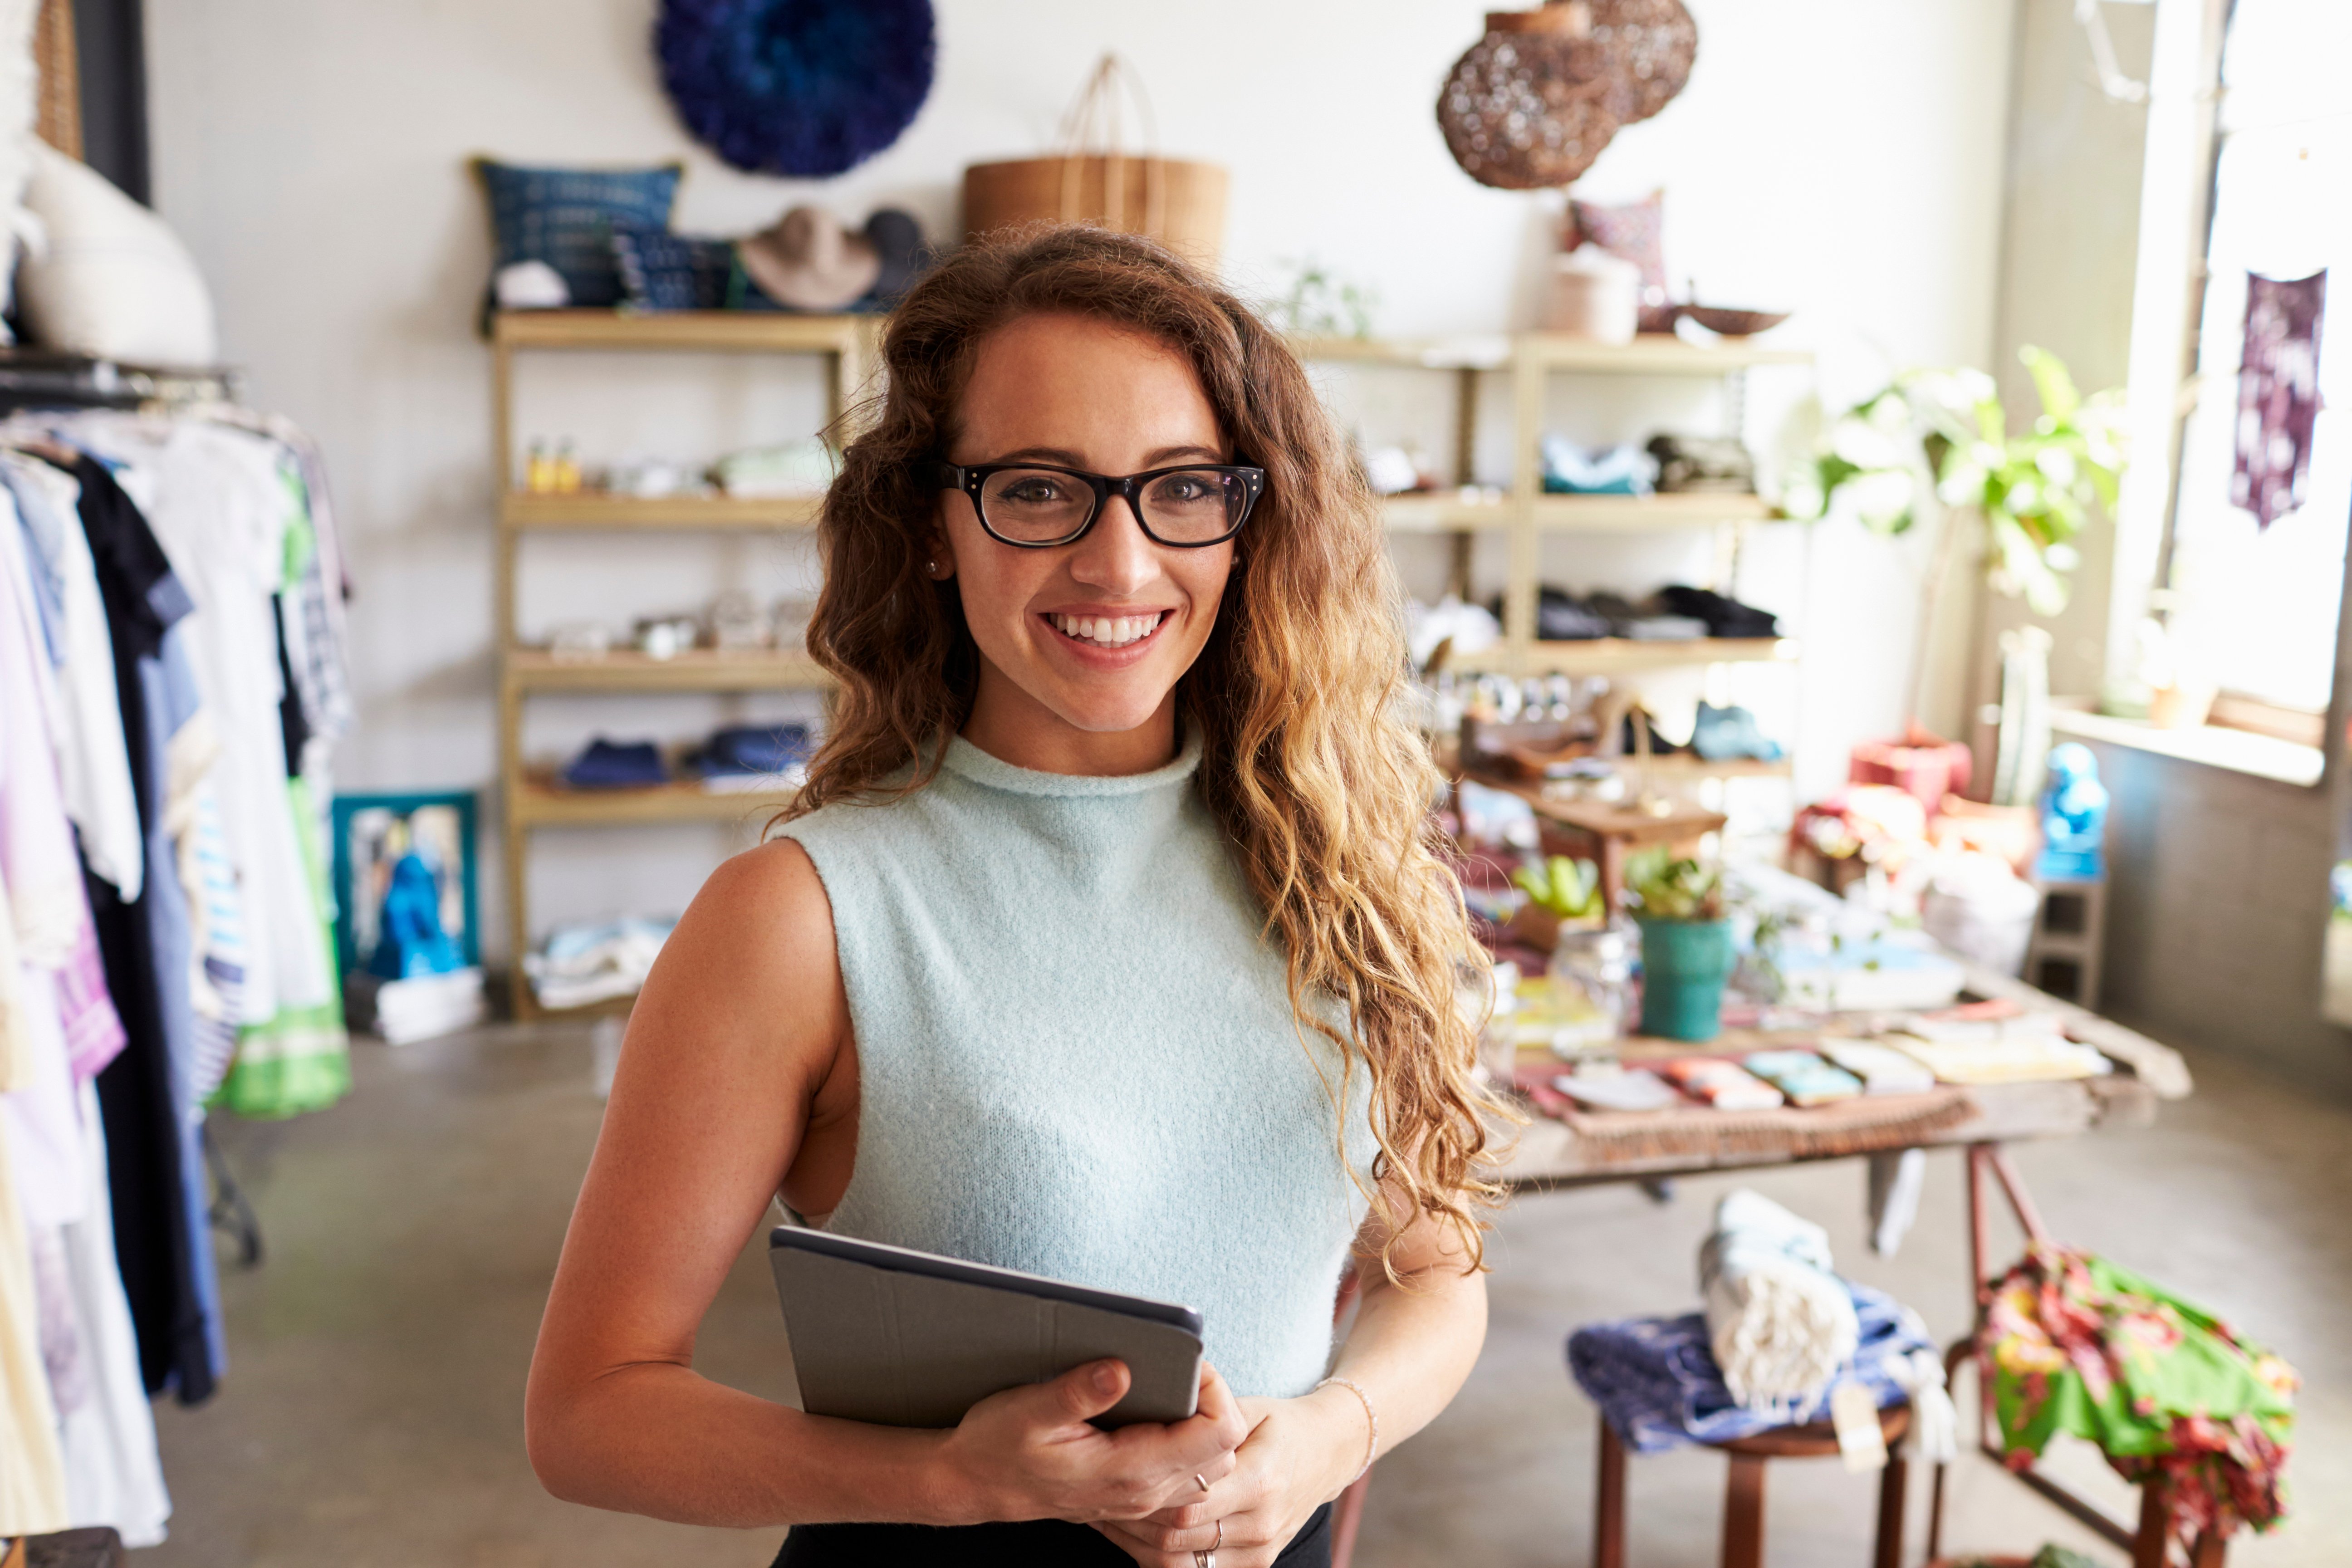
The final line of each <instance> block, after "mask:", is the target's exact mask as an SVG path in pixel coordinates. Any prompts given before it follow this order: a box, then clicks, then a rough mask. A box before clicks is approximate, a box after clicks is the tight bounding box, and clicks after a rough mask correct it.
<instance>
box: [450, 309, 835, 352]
mask: <svg viewBox="0 0 2352 1568" xmlns="http://www.w3.org/2000/svg"><path fill="white" fill-rule="evenodd" d="M880 320H881V318H879V317H877V316H799V315H790V314H787V313H784V312H782V311H767V310H657V311H644V312H630V311H625V310H500V311H499V312H498V313H497V314H495V315H494V316H493V317H492V318H491V337H492V341H493V342H496V343H498V344H499V345H500V346H502V347H506V348H517V349H642V350H648V351H655V352H660V351H667V352H670V353H694V352H705V351H710V350H719V351H722V352H729V353H839V352H841V351H844V350H847V351H849V352H851V353H856V351H857V349H858V348H859V347H860V345H861V344H862V342H863V341H864V339H865V338H866V336H867V335H868V334H869V333H871V332H872V331H874V330H875V327H876V325H877V323H878V322H879V321H880Z"/></svg>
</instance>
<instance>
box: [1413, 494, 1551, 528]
mask: <svg viewBox="0 0 2352 1568" xmlns="http://www.w3.org/2000/svg"><path fill="white" fill-rule="evenodd" d="M1518 510H1519V509H1518V508H1517V507H1515V506H1513V505H1512V504H1511V498H1510V497H1508V496H1507V495H1496V497H1495V498H1494V499H1493V500H1486V499H1485V498H1483V497H1481V498H1480V499H1478V500H1464V499H1463V498H1462V496H1461V494H1460V492H1459V491H1455V490H1439V491H1436V492H1433V493H1432V494H1428V495H1394V496H1383V497H1382V498H1381V521H1383V522H1385V523H1387V524H1388V528H1389V531H1390V532H1391V533H1463V532H1472V531H1477V530H1481V529H1488V528H1496V529H1500V528H1508V527H1510V526H1511V523H1512V521H1514V520H1515V519H1516V518H1517V515H1518Z"/></svg>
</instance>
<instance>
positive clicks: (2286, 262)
mask: <svg viewBox="0 0 2352 1568" xmlns="http://www.w3.org/2000/svg"><path fill="white" fill-rule="evenodd" d="M2347 60H2352V5H2346V4H2345V3H2344V0H2237V4H2236V5H2235V7H2234V10H2233V13H2232V15H2231V22H2230V32H2229V37H2228V39H2227V43H2226V46H2225V50H2224V54H2223V57H2222V68H2221V76H2222V89H2223V90H2222V96H2221V104H2220V108H2219V116H2218V123H2217V126H2216V138H2217V152H2216V160H2215V165H2214V184H2213V208H2212V220H2211V226H2210V235H2209V239H2208V243H2207V247H2206V278H2205V290H2204V302H2203V313H2202V318H2201V321H2200V326H2199V331H2198V340H2197V379H2196V381H2195V383H2194V384H2193V385H2194V388H2195V403H2194V406H2193V408H2192V410H2191V411H2190V413H2189V417H2188V421H2187V424H2186V426H2184V428H2183V431H2182V446H2181V458H2180V482H2179V491H2178V496H2177V500H2175V503H2174V511H2173V519H2172V531H2171V538H2170V547H2169V552H2168V556H2169V569H2168V583H2169V584H2170V587H2171V602H2172V626H2173V627H2174V628H2175V630H2176V631H2177V633H2178V634H2179V638H2180V641H2181V643H2182V645H2183V647H2184V648H2185V649H2187V650H2189V652H2190V653H2191V656H2192V657H2193V658H2196V659H2197V661H2198V662H2200V663H2201V664H2202V665H2203V666H2204V668H2206V669H2207V670H2208V671H2209V672H2210V675H2211V676H2212V677H2213V678H2214V679H2215V680H2216V681H2217V682H2218V683H2219V685H2220V686H2221V689H2222V690H2223V691H2224V692H2225V693H2230V694H2232V695H2233V696H2235V697H2236V698H2238V699H2240V701H2238V702H2236V703H2226V702H2225V703H2224V704H2223V705H2222V709H2221V714H2220V715H2218V716H2220V717H2224V718H2230V717H2231V715H2232V714H2240V715H2242V714H2246V713H2250V712H2251V713H2259V712H2260V711H2261V710H2263V709H2264V708H2270V709H2284V710H2294V711H2296V712H2301V713H2306V714H2317V713H2321V712H2324V711H2325V710H2326V707H2327V702H2328V694H2329V689H2330V687H2331V684H2332V682H2333V679H2334V674H2335V668H2336V620H2337V615H2338V610H2339V607H2340V606H2341V604H2342V601H2343V595H2344V579H2345V547H2346V534H2347V521H2352V202H2347V200H2346V199H2345V196H2344V193H2345V192H2347V191H2352V95H2347V90H2346V78H2345V74H2344V73H2345V62H2346V61H2347ZM2321 273H2325V275H2326V276H2325V280H2324V284H2315V285H2312V286H2310V288H2308V289H2305V290H2303V291H2301V292H2300V293H2299V294H2294V295H2292V296H2289V297H2286V298H2284V299H2283V300H2281V301H2280V302H2281V303H2283V304H2285V305H2288V306H2291V307H2292V308H2293V309H2294V310H2301V309H2302V307H2303V306H2304V305H2305V304H2307V303H2308V302H2309V298H2310V296H2311V295H2312V294H2315V293H2319V292H2320V291H2321V289H2323V288H2324V297H2323V298H2322V300H2321V301H2320V310H2319V314H2318V318H2317V321H2316V322H2315V327H2314V330H2315V331H2316V332H2317V334H2318V348H2319V351H2320V352H2319V353H2318V359H2317V366H2316V372H2317V385H2316V388H2315V391H2316V395H2317V413H2316V416H2315V419H2314V420H2313V421H2312V424H2311V426H2310V434H2309V439H2308V441H2307V442H2299V441H2298V439H2297V432H2296V430H2295V428H2294V421H2293V419H2292V417H2291V416H2292V413H2293V410H2292V409H2291V407H2290V406H2289V399H2288V397H2287V396H2285V395H2280V396H2277V397H2274V398H2273V399H2272V400H2271V401H2270V403H2269V405H2268V406H2269V407H2270V409H2271V415H2270V417H2269V418H2268V419H2265V418H2264V417H2263V415H2262V413H2261V412H2260V411H2259V410H2257V411H2254V412H2249V411H2247V410H2245V409H2243V408H2242V399H2241V390H2242V388H2241V379H2242V378H2241V366H2242V364H2244V363H2246V362H2247V358H2248V353H2249V343H2248V319H2247V303H2248V297H2249V292H2250V286H2249V279H2250V277H2252V278H2254V279H2270V280H2273V281H2274V282H2279V283H2285V282H2290V281H2292V280H2295V279H2308V278H2311V277H2313V276H2314V275H2315V274H2321ZM2254 287H2255V288H2260V287H2261V286H2260V285H2259V284H2257V285H2254ZM2279 298H2280V297H2279V296H2276V295H2275V294H2274V295H2273V299H2279ZM2331 318H2332V320H2331ZM2280 363H2281V365H2282V368H2283V371H2284V375H2283V377H2282V379H2287V380H2292V378H2293V377H2294V374H2296V373H2297V371H2298V370H2299V369H2300V368H2302V367H2304V366H2305V364H2306V363H2307V360H2306V358H2305V356H2304V355H2303V354H2302V353H2301V351H2300V350H2299V349H2298V348H2297V347H2296V346H2295V344H2294V342H2289V343H2288V344H2287V345H2286V348H2285V351H2284V353H2283V354H2282V355H2281V356H2280ZM2302 390H2303V392H2304V394H2305V395H2307V394H2308V393H2309V392H2310V391H2311V390H2314V389H2311V388H2309V387H2307V386H2305V387H2304V388H2303V389H2302ZM2283 413H2284V414H2286V415H2288V416H2289V417H2286V418H2281V417H2280V416H2281V414H2283ZM2250 444H2251V445H2253V446H2256V447H2262V448H2263V449H2264V450H2266V451H2267V453H2268V455H2269V458H2270V460H2271V461H2273V462H2278V461H2280V460H2281V459H2284V458H2288V457H2289V456H2290V454H2292V453H2293V452H2294V451H2296V450H2298V449H2299V450H2300V451H2301V452H2302V455H2303V460H2304V461H2305V463H2306V464H2307V467H2306V468H2305V469H2304V475H2303V479H2302V483H2301V487H2300V490H2299V493H2298V495H2297V496H2296V497H2295V500H2298V501H2299V504H2294V505H2291V506H2286V507H2284V510H2278V511H2277V512H2276V514H2275V515H2273V517H2272V518H2271V519H2270V520H2269V521H2268V522H2267V524H2265V523H2264V522H2263V521H2258V519H2257V517H2256V515H2255V514H2254V512H2253V511H2252V510H2248V508H2247V507H2246V506H2245V505H2243V504H2241V502H2242V500H2244V499H2245V494H2244V486H2243V484H2242V482H2240V483H2239V486H2238V493H2237V494H2235V495H2233V489H2232V487H2233V481H2237V479H2238V471H2239V466H2240V460H2241V453H2242V450H2243V449H2245V448H2246V447H2248V446H2249V445H2250ZM2231 721H2232V722H2246V720H2244V719H2243V718H2231ZM2255 727H2260V725H2259V722H2258V721H2257V722H2256V724H2255Z"/></svg>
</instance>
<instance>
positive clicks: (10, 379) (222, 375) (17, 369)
mask: <svg viewBox="0 0 2352 1568" xmlns="http://www.w3.org/2000/svg"><path fill="white" fill-rule="evenodd" d="M241 380H242V376H241V374H240V373H239V372H237V371H235V370H230V369H226V368H217V369H203V368H196V367H186V366H183V367H167V366H160V365H139V364H126V363H122V362H121V361H119V360H110V359H100V358H97V357H94V356H92V355H89V354H77V353H60V352H58V351H57V350H54V349H33V348H25V347H22V346H12V347H0V414H13V413H15V412H16V411H17V410H19V409H24V408H126V409H137V408H147V407H153V406H159V405H160V406H163V407H178V406H183V405H188V404H194V403H236V402H237V401H238V392H239V389H240V382H241Z"/></svg>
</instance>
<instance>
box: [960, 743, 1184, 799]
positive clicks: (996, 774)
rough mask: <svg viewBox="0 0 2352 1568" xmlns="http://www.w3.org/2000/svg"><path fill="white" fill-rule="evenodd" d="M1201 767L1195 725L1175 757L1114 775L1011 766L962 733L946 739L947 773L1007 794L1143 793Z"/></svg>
mask: <svg viewBox="0 0 2352 1568" xmlns="http://www.w3.org/2000/svg"><path fill="white" fill-rule="evenodd" d="M1200 766H1201V737H1200V734H1199V732H1198V730H1197V728H1196V729H1195V731H1194V732H1193V733H1192V734H1191V735H1188V736H1187V737H1186V738H1185V741H1184V748H1183V750H1181V751H1180V752H1177V753H1176V760H1175V761H1173V762H1171V763H1168V764H1167V765H1166V766H1164V767H1158V768H1154V769H1152V770H1151V771H1150V773H1127V774H1123V775H1120V776H1118V777H1108V776H1105V775H1103V774H1100V773H1040V772H1038V771H1037V770H1036V769H1034V768H1024V767H1015V766H1014V765H1013V763H1008V762H1006V761H1004V760H1003V758H1001V757H997V756H993V755H992V754H990V753H989V752H983V751H982V750H981V749H980V748H979V747H978V746H975V745H973V744H972V743H971V742H970V741H967V740H965V739H964V738H963V737H962V736H961V735H957V736H955V737H953V738H952V739H950V741H949V742H948V754H947V768H948V771H949V772H950V773H957V774H960V775H961V776H962V777H964V778H967V779H970V780H971V782H972V783H974V784H982V785H984V786H986V787H987V788H989V789H999V790H1003V791H1005V792H1006V793H1008V794H1011V795H1049V796H1060V797H1062V798H1064V799H1077V798H1089V799H1100V798H1103V797H1106V796H1115V795H1145V794H1149V793H1150V792H1151V791H1153V790H1160V789H1168V788H1170V787H1171V786H1174V785H1178V784H1184V783H1185V782H1186V781H1188V780H1190V779H1191V778H1192V775H1193V774H1194V773H1197V772H1198V771H1200Z"/></svg>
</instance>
